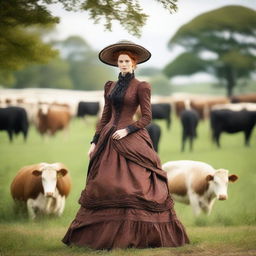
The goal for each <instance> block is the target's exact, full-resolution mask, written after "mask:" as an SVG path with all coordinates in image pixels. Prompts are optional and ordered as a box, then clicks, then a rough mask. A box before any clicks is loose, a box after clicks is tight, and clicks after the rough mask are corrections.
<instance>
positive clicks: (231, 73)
mask: <svg viewBox="0 0 256 256" xmlns="http://www.w3.org/2000/svg"><path fill="white" fill-rule="evenodd" d="M177 45H181V46H183V47H184V49H185V52H183V53H182V54H181V55H180V56H178V57H177V58H176V59H175V60H174V61H173V62H172V63H170V64H168V65H167V66H166V67H165V69H164V72H165V74H166V75H167V76H169V77H173V76H175V75H180V74H183V75H190V74H192V73H196V72H199V71H205V72H209V73H214V74H215V75H216V76H217V77H219V78H220V79H221V78H222V79H224V80H225V81H226V85H227V93H228V95H231V94H232V91H233V88H234V86H235V85H236V84H237V81H238V79H239V78H242V77H246V76H249V74H250V72H252V71H254V70H255V67H256V11H254V10H252V9H249V8H246V7H243V6H225V7H222V8H219V9H216V10H213V11H210V12H207V13H204V14H202V15H199V16H197V17H196V18H194V19H193V20H191V21H190V22H188V23H187V24H185V25H183V26H182V27H180V29H179V30H178V31H177V32H176V33H175V35H174V36H173V37H172V38H171V39H170V41H169V43H168V46H169V48H170V49H172V48H173V47H175V46H177Z"/></svg>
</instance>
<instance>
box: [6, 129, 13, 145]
mask: <svg viewBox="0 0 256 256" xmlns="http://www.w3.org/2000/svg"><path fill="white" fill-rule="evenodd" d="M7 132H8V136H9V141H10V142H12V140H13V134H12V130H11V129H8V131H7Z"/></svg>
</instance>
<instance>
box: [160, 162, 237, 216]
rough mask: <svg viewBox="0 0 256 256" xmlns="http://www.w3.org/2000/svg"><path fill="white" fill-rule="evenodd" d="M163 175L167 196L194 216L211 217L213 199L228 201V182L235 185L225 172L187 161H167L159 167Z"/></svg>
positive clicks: (232, 178) (233, 178)
mask: <svg viewBox="0 0 256 256" xmlns="http://www.w3.org/2000/svg"><path fill="white" fill-rule="evenodd" d="M162 169H163V170H164V171H166V172H167V179H168V186H169V190H170V194H171V195H172V197H173V199H174V200H175V201H178V202H181V203H184V204H189V205H191V207H192V210H193V213H194V215H195V216H198V215H199V214H200V213H202V212H204V213H206V214H207V215H209V214H210V213H211V210H212V207H213V204H214V202H215V200H216V199H218V200H226V199H227V198H228V194H227V189H228V182H235V181H236V180H237V179H238V176H237V175H235V174H232V175H229V174H228V173H229V171H228V170H225V169H217V170H216V169H215V168H213V167H212V166H211V165H209V164H207V163H204V162H199V161H191V160H179V161H170V162H166V163H164V164H163V165H162Z"/></svg>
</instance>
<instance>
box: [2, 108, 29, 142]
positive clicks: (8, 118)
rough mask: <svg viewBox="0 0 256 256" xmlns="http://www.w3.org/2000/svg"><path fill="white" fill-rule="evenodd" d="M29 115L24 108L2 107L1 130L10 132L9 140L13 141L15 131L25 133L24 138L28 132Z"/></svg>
mask: <svg viewBox="0 0 256 256" xmlns="http://www.w3.org/2000/svg"><path fill="white" fill-rule="evenodd" d="M28 128H29V123H28V117H27V113H26V111H25V109H24V108H21V107H7V108H0V130H5V131H7V132H8V136H9V140H10V142H12V140H13V133H15V134H18V133H20V132H22V133H23V136H24V140H26V138H27V134H28Z"/></svg>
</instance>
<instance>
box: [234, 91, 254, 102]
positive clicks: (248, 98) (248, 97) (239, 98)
mask: <svg viewBox="0 0 256 256" xmlns="http://www.w3.org/2000/svg"><path fill="white" fill-rule="evenodd" d="M230 101H231V102H232V103H239V102H250V103H256V93H248V94H241V95H234V96H231V97H230Z"/></svg>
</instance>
